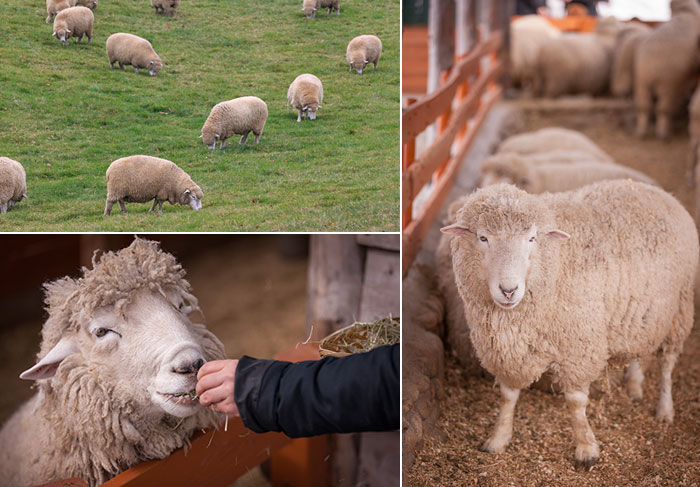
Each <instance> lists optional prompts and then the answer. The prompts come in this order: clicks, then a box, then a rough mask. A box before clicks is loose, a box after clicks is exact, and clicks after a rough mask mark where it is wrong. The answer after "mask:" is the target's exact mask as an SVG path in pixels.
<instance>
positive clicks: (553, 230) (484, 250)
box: [442, 180, 700, 468]
mask: <svg viewBox="0 0 700 487" xmlns="http://www.w3.org/2000/svg"><path fill="white" fill-rule="evenodd" d="M442 231H443V232H446V233H448V234H450V235H452V240H451V242H450V245H451V251H452V266H453V270H454V274H455V281H456V284H457V288H458V290H459V294H460V296H461V297H462V300H463V302H464V311H465V316H466V319H467V322H468V323H469V328H470V338H471V341H472V344H473V346H474V350H475V352H476V355H477V356H478V358H479V360H480V362H481V364H482V365H483V367H484V368H485V369H486V370H488V371H489V372H490V373H491V374H493V375H494V376H495V377H496V380H497V381H498V383H499V385H500V389H501V397H502V406H501V410H500V413H499V416H498V419H497V421H496V426H495V428H494V431H493V434H492V435H491V437H490V438H489V439H488V440H487V441H486V442H485V443H484V445H483V449H484V450H485V451H488V452H494V453H500V452H503V451H504V450H505V448H506V446H507V445H508V443H509V442H510V439H511V436H512V431H513V412H514V409H515V403H516V401H517V400H518V396H519V394H520V390H521V389H523V388H526V387H528V386H529V385H530V384H532V383H533V382H535V381H536V380H537V379H539V378H540V377H541V376H542V375H543V374H544V373H545V372H546V373H548V374H551V377H552V379H553V382H554V383H556V384H558V386H559V387H560V388H561V390H562V391H563V392H564V397H565V398H566V403H567V406H568V407H569V409H570V411H571V420H572V425H573V434H574V440H575V443H576V452H575V459H576V462H577V464H578V465H580V466H583V467H585V468H590V467H591V466H592V465H593V464H595V463H596V462H597V460H598V458H599V455H600V454H599V445H598V442H597V441H596V439H595V436H594V434H593V431H592V429H591V427H590V425H589V424H588V420H587V419H586V405H587V404H588V390H589V385H590V384H591V382H593V381H594V380H596V379H597V378H599V377H600V376H601V375H602V374H603V373H604V371H605V369H606V367H607V366H608V363H610V362H617V363H624V362H628V361H633V363H632V364H631V367H630V369H631V370H630V373H629V379H630V380H631V381H634V382H636V385H637V386H640V385H641V381H642V380H643V373H642V372H641V370H639V368H638V365H637V362H636V361H635V360H636V359H638V358H641V357H645V356H649V355H652V354H654V353H657V354H658V357H659V366H660V369H661V374H660V393H659V399H658V403H657V406H656V417H657V419H658V420H660V421H662V422H669V423H670V422H672V421H673V416H674V410H673V400H672V397H671V385H672V380H671V373H672V371H673V367H674V365H675V363H676V360H677V359H678V355H679V354H680V352H681V350H682V347H683V342H684V341H685V339H686V338H687V337H688V335H689V333H690V330H691V328H692V326H693V309H694V305H693V299H694V296H693V295H694V292H693V290H694V282H695V273H696V269H697V266H698V254H699V252H700V248H698V232H697V230H696V227H695V224H694V222H693V219H692V218H691V216H690V215H689V214H688V212H687V211H686V210H685V209H684V208H683V206H682V205H681V204H680V203H679V202H678V201H677V200H676V199H675V198H674V197H673V196H671V195H670V194H668V193H666V192H665V191H663V190H662V189H660V188H657V187H654V186H651V185H649V184H646V183H640V182H633V181H629V180H625V181H604V182H598V183H595V184H592V185H589V186H585V187H583V188H581V189H578V190H575V191H567V192H562V193H544V194H540V195H533V194H528V193H526V192H525V191H523V190H520V189H518V188H516V187H514V186H512V185H509V184H496V185H493V186H489V187H487V188H483V189H480V190H477V191H476V192H475V193H473V194H471V195H470V196H468V197H467V198H466V200H464V204H463V206H462V207H461V209H459V210H458V211H457V214H456V222H455V223H453V224H451V225H448V226H446V227H444V228H443V229H442ZM629 390H630V391H632V392H634V394H635V396H636V397H633V398H640V397H641V387H629Z"/></svg>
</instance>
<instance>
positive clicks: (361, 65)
mask: <svg viewBox="0 0 700 487" xmlns="http://www.w3.org/2000/svg"><path fill="white" fill-rule="evenodd" d="M368 64H369V61H367V60H366V59H364V58H361V57H356V58H353V60H352V61H350V71H352V70H353V69H354V70H355V71H357V74H362V70H363V69H365V66H367V65H368Z"/></svg>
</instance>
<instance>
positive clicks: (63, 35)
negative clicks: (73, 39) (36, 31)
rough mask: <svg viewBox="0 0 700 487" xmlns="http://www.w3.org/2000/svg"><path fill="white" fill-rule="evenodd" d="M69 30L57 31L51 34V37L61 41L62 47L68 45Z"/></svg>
mask: <svg viewBox="0 0 700 487" xmlns="http://www.w3.org/2000/svg"><path fill="white" fill-rule="evenodd" d="M70 33H71V31H70V29H58V30H55V31H54V32H53V36H54V37H55V38H56V39H58V40H59V41H61V42H62V43H63V45H64V46H67V45H68V39H70Z"/></svg>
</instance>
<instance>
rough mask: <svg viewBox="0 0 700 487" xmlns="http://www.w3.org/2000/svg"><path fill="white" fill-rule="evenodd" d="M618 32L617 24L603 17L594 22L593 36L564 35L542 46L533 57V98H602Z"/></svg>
mask: <svg viewBox="0 0 700 487" xmlns="http://www.w3.org/2000/svg"><path fill="white" fill-rule="evenodd" d="M618 31H619V22H618V21H617V20H616V19H615V18H614V17H607V18H603V19H600V20H599V21H598V23H597V24H596V31H595V33H593V34H579V33H574V34H568V33H567V34H563V35H562V36H561V37H558V38H555V39H548V40H547V41H546V42H544V43H543V44H542V46H541V47H540V50H539V52H538V53H537V62H536V64H535V71H534V73H535V77H534V86H533V90H534V94H535V95H536V96H546V97H550V98H554V97H558V96H562V95H567V94H578V93H588V94H591V95H599V94H602V93H603V92H604V91H605V90H606V89H607V88H608V80H609V79H610V65H611V63H612V53H613V49H614V48H615V43H616V41H617V35H618Z"/></svg>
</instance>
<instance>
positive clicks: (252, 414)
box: [234, 344, 400, 438]
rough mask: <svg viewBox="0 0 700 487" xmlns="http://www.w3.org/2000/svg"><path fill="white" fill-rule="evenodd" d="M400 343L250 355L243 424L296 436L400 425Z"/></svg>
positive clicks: (240, 381) (241, 399)
mask: <svg viewBox="0 0 700 487" xmlns="http://www.w3.org/2000/svg"><path fill="white" fill-rule="evenodd" d="M399 357H400V349H399V345H398V344H397V345H391V346H383V347H378V348H375V349H374V350H372V351H370V352H366V353H359V354H355V355H350V356H347V357H342V358H338V357H326V358H323V359H321V360H311V361H306V362H298V363H290V362H281V361H277V360H260V359H255V358H252V357H248V356H244V357H243V358H241V360H240V361H239V362H238V367H237V369H236V382H235V392H234V399H235V401H236V405H237V406H238V411H239V413H240V415H241V419H242V420H243V424H244V425H245V426H246V427H247V428H249V429H251V430H253V431H256V432H258V433H262V432H266V431H282V432H284V433H285V434H286V435H287V436H290V437H292V438H294V437H300V436H314V435H321V434H326V433H350V432H358V431H388V430H395V429H398V428H399V422H400V410H399V399H400V398H399V396H400V392H399V384H400V382H399V374H400V371H399V361H400V358H399Z"/></svg>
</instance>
